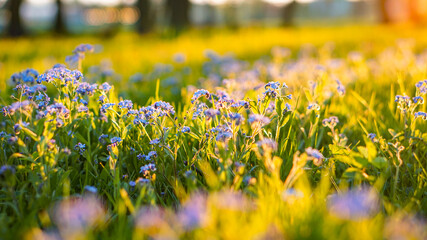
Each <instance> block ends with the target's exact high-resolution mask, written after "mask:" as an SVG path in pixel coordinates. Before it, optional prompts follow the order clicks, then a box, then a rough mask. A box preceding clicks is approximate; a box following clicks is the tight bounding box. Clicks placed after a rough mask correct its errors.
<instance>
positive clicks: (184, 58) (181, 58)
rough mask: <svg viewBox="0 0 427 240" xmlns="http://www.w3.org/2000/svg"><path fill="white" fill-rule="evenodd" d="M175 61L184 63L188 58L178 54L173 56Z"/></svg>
mask: <svg viewBox="0 0 427 240" xmlns="http://www.w3.org/2000/svg"><path fill="white" fill-rule="evenodd" d="M173 61H174V62H176V63H184V62H185V61H186V56H185V54H183V53H176V54H175V55H173Z"/></svg>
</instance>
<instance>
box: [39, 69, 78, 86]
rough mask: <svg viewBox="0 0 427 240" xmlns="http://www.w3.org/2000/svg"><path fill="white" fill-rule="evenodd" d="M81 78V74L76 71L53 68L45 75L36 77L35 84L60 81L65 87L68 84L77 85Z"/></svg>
mask: <svg viewBox="0 0 427 240" xmlns="http://www.w3.org/2000/svg"><path fill="white" fill-rule="evenodd" d="M82 78H83V74H82V73H81V72H80V71H78V70H70V69H67V68H65V67H64V66H56V65H55V66H54V67H53V68H52V69H50V70H48V71H47V72H46V73H44V74H41V75H39V76H38V77H37V79H36V82H37V83H39V84H40V83H42V82H47V83H50V82H54V81H55V80H56V79H58V80H60V81H61V83H62V84H64V85H67V84H68V83H70V82H72V83H78V81H79V80H80V79H82Z"/></svg>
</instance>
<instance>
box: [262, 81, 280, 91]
mask: <svg viewBox="0 0 427 240" xmlns="http://www.w3.org/2000/svg"><path fill="white" fill-rule="evenodd" d="M280 86H281V84H280V83H279V82H269V83H267V84H266V85H265V86H264V89H274V90H277V89H279V88H280Z"/></svg>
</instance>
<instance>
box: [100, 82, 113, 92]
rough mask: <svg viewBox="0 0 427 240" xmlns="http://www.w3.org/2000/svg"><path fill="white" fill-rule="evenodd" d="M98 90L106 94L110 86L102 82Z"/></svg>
mask: <svg viewBox="0 0 427 240" xmlns="http://www.w3.org/2000/svg"><path fill="white" fill-rule="evenodd" d="M99 89H100V90H102V91H104V92H106V93H107V92H109V91H110V90H111V86H110V84H108V83H107V82H104V83H103V84H101V86H99Z"/></svg>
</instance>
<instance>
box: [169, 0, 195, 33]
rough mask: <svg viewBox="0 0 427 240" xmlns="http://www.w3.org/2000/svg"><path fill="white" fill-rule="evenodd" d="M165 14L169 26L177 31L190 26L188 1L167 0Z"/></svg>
mask: <svg viewBox="0 0 427 240" xmlns="http://www.w3.org/2000/svg"><path fill="white" fill-rule="evenodd" d="M166 12H167V14H168V18H169V24H170V26H171V27H173V28H174V29H176V30H177V31H180V30H182V29H184V28H186V27H188V26H189V25H190V0H167V1H166Z"/></svg>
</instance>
